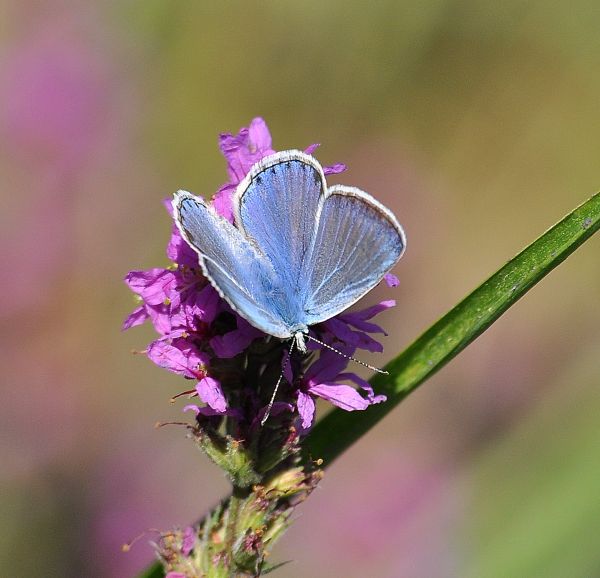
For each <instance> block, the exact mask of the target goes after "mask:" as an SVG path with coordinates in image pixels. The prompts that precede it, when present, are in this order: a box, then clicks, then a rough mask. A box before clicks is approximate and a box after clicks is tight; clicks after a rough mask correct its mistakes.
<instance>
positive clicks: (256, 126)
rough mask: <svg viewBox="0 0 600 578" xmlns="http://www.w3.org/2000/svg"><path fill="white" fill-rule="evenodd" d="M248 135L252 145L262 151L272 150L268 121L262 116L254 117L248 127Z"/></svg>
mask: <svg viewBox="0 0 600 578" xmlns="http://www.w3.org/2000/svg"><path fill="white" fill-rule="evenodd" d="M248 137H249V140H250V143H251V146H254V147H255V148H256V149H258V150H260V151H271V144H272V139H271V133H270V132H269V127H268V126H267V123H266V122H265V120H264V119H263V118H261V117H260V116H257V117H256V118H253V119H252V122H251V123H250V126H249V127H248ZM271 152H273V151H271Z"/></svg>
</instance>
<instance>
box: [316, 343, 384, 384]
mask: <svg viewBox="0 0 600 578" xmlns="http://www.w3.org/2000/svg"><path fill="white" fill-rule="evenodd" d="M305 337H306V338H307V339H310V340H311V341H314V342H315V343H318V344H319V345H322V346H323V347H325V348H326V349H329V351H335V352H336V353H337V354H338V355H341V356H342V357H345V358H346V359H349V360H350V361H354V362H356V363H358V364H360V365H362V366H363V367H367V368H368V369H370V370H371V371H376V372H377V373H383V374H384V375H388V372H387V371H385V370H384V369H379V367H375V366H374V365H369V364H368V363H365V362H364V361H361V360H360V359H356V357H352V356H351V355H346V354H345V353H342V352H341V351H340V350H339V349H336V348H335V347H331V345H328V344H327V343H324V342H323V341H321V340H320V339H317V338H316V337H312V335H308V334H307V335H305Z"/></svg>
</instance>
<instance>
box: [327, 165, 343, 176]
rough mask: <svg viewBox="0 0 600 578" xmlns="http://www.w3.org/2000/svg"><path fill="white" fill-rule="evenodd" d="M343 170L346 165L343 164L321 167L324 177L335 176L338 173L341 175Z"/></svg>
mask: <svg viewBox="0 0 600 578" xmlns="http://www.w3.org/2000/svg"><path fill="white" fill-rule="evenodd" d="M345 170H346V165H345V164H344V163H336V164H335V165H330V166H328V167H323V174H324V175H337V174H339V173H343V172H344V171H345Z"/></svg>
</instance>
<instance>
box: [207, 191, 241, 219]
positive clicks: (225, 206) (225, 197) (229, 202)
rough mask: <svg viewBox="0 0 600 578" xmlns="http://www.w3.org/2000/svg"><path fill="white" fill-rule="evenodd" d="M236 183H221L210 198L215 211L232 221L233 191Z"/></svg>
mask: <svg viewBox="0 0 600 578" xmlns="http://www.w3.org/2000/svg"><path fill="white" fill-rule="evenodd" d="M236 188H237V187H236V185H231V184H226V185H223V186H222V187H221V188H220V189H219V190H218V191H217V192H216V193H215V194H214V195H213V198H212V206H213V207H214V208H215V211H216V212H217V213H218V214H219V215H221V217H224V218H225V219H227V220H228V221H229V222H230V223H233V220H234V219H233V193H235V189H236Z"/></svg>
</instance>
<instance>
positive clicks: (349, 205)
mask: <svg viewBox="0 0 600 578" xmlns="http://www.w3.org/2000/svg"><path fill="white" fill-rule="evenodd" d="M405 247H406V237H405V235H404V231H403V230H402V227H401V226H400V225H399V223H398V221H397V220H396V218H395V217H394V215H393V213H392V212H391V211H389V210H388V209H387V208H385V207H384V206H383V205H382V204H381V203H379V202H378V201H376V200H375V199H374V198H373V197H371V196H370V195H369V194H367V193H365V192H364V191H361V190H359V189H356V188H353V187H343V186H334V187H331V188H330V189H329V190H328V192H327V194H326V195H325V197H324V198H323V199H322V201H321V203H320V207H319V215H318V224H317V230H316V234H315V237H314V239H313V242H312V245H311V248H310V250H309V252H308V253H307V257H306V260H305V265H304V268H303V271H302V276H301V278H302V284H303V285H304V286H305V288H306V294H305V298H304V301H303V311H304V313H305V318H304V321H305V322H306V324H307V325H313V324H315V323H320V322H321V321H325V320H327V319H330V318H331V317H333V316H334V315H337V314H338V313H340V312H342V311H344V309H347V308H348V307H350V305H352V304H354V303H355V302H356V301H358V300H359V299H360V298H361V297H362V296H363V295H365V294H366V293H367V292H368V291H370V290H371V289H373V287H375V285H377V284H378V283H379V282H380V281H381V279H382V278H383V276H384V275H385V274H386V273H387V272H388V271H389V270H390V269H391V268H392V267H393V266H394V265H395V263H396V262H397V261H398V259H400V257H401V256H402V253H403V252H404V249H405Z"/></svg>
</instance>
